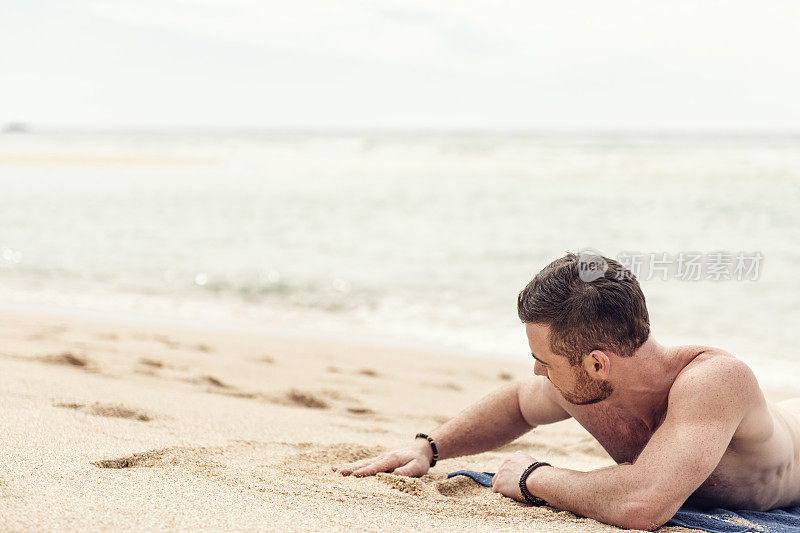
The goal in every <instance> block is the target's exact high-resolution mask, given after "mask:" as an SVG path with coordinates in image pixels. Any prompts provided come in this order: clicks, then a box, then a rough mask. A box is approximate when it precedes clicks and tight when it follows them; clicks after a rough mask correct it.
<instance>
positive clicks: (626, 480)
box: [334, 254, 800, 529]
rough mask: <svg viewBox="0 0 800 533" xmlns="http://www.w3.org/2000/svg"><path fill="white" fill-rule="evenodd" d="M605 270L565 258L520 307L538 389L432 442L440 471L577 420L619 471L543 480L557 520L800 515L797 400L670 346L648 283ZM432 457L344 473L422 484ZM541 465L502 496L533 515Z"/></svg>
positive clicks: (706, 351)
mask: <svg viewBox="0 0 800 533" xmlns="http://www.w3.org/2000/svg"><path fill="white" fill-rule="evenodd" d="M602 259H603V260H604V261H605V265H607V269H606V270H605V272H601V273H600V274H599V277H598V278H597V279H594V280H593V281H584V280H583V279H581V278H582V276H581V270H580V269H581V261H582V258H581V257H579V256H576V255H575V254H568V255H566V256H565V257H562V258H560V259H557V260H555V261H553V262H552V263H550V264H549V265H548V266H547V267H545V268H544V269H543V270H542V271H541V272H540V273H539V274H537V275H536V277H535V278H534V279H533V280H532V281H531V282H530V283H529V284H528V285H527V287H525V289H524V290H523V291H522V292H521V293H520V295H519V298H518V301H517V308H518V312H519V316H520V318H521V320H522V321H523V322H524V323H525V330H526V333H527V336H528V343H529V345H530V348H531V352H532V353H531V355H532V356H533V357H534V359H535V363H534V374H535V376H533V377H531V378H530V379H528V380H525V381H522V382H519V383H514V384H512V385H508V386H506V387H503V388H501V389H499V390H498V391H496V392H494V393H492V394H490V395H489V396H487V397H485V398H483V399H482V400H481V401H479V402H478V403H476V404H475V405H473V406H471V407H469V408H467V409H465V410H464V411H463V412H461V413H460V414H459V415H458V416H456V417H455V418H453V419H452V420H450V421H448V422H446V423H445V424H443V425H442V426H441V427H439V428H438V429H436V430H435V431H433V432H432V433H431V434H430V436H431V437H432V438H433V440H434V442H435V444H436V446H437V448H438V454H439V459H446V458H448V457H457V456H462V455H470V454H476V453H480V452H483V451H486V450H491V449H495V448H497V447H499V446H502V445H504V444H506V443H508V442H510V441H512V440H514V439H516V438H517V437H519V436H520V435H522V434H524V433H526V432H528V431H530V430H531V429H532V428H534V427H536V426H538V425H540V424H550V423H553V422H558V421H560V420H565V419H567V418H570V417H572V418H575V419H576V420H577V421H578V422H579V423H580V424H581V425H582V426H583V427H584V428H586V429H587V430H588V431H589V433H591V434H592V435H593V436H594V437H595V438H596V439H597V440H598V442H599V443H600V444H601V445H602V446H603V448H605V450H606V451H607V452H608V453H609V455H610V456H611V457H612V458H613V459H614V461H615V462H616V463H617V464H616V465H615V466H610V467H607V468H601V469H599V470H594V471H591V472H579V471H576V470H570V469H566V468H558V467H556V466H549V465H548V466H542V467H539V468H537V469H535V470H534V471H533V472H532V473H531V474H530V475H529V476H528V478H527V481H526V487H527V488H528V490H529V491H530V493H531V494H532V495H533V496H535V497H539V498H542V499H544V500H545V501H547V502H548V503H549V504H550V505H552V506H554V507H558V508H560V509H566V510H569V511H572V512H574V513H576V514H579V515H582V516H587V517H590V518H594V519H596V520H600V521H602V522H606V523H608V524H613V525H617V526H621V527H625V528H633V529H654V528H656V527H658V526H660V525H662V524H664V523H665V522H667V521H668V520H669V519H670V518H672V516H673V515H674V514H675V512H676V511H677V510H678V509H679V508H680V507H681V506H682V505H683V504H684V502H686V501H687V500H688V501H689V503H692V504H695V505H710V506H719V507H725V508H729V509H752V510H768V509H773V508H777V507H784V506H790V505H800V398H797V399H793V400H788V401H784V402H780V403H772V402H769V401H767V400H766V399H765V398H764V394H763V393H762V391H761V389H760V387H759V385H758V382H757V381H756V378H755V376H754V375H753V372H752V371H751V370H750V368H748V367H747V365H745V364H744V363H742V362H741V361H739V360H738V359H736V358H735V357H734V356H733V355H731V354H729V353H727V352H725V351H723V350H720V349H716V348H711V347H708V346H677V347H668V346H662V345H661V344H659V343H658V342H657V341H656V340H655V339H654V338H653V336H652V335H650V323H649V317H648V313H647V307H646V305H645V299H644V295H643V294H642V291H641V289H640V287H639V283H638V281H637V280H636V279H635V277H634V276H633V275H632V274H631V273H630V271H628V270H626V269H625V268H624V267H623V266H622V265H620V264H619V263H618V262H616V261H614V260H612V259H608V258H602ZM583 277H584V278H585V276H583ZM432 457H433V452H432V449H431V446H430V444H429V443H428V441H427V440H425V439H421V438H420V439H416V440H414V442H413V443H412V444H410V445H409V446H407V447H405V448H401V449H398V450H394V451H391V452H388V453H384V454H381V455H379V456H378V457H375V458H371V459H365V460H363V461H357V462H355V463H350V464H346V465H341V466H336V467H334V470H337V471H339V472H341V474H342V475H349V474H353V475H354V476H358V477H360V476H370V475H374V474H375V473H377V472H393V473H395V474H399V475H404V476H421V475H423V474H425V473H426V472H427V471H428V468H429V464H430V462H431V459H432ZM534 461H535V459H534V458H533V457H531V456H529V455H526V454H524V453H522V452H517V453H515V454H513V455H511V456H509V457H508V458H507V459H506V460H505V461H504V462H503V463H502V465H501V466H500V468H499V469H498V471H497V474H496V475H495V477H494V480H493V482H492V483H493V490H494V491H495V492H500V493H502V494H503V495H505V496H508V497H510V498H514V499H516V500H520V501H525V500H524V497H523V495H522V493H521V491H520V487H519V481H520V478H521V475H522V473H523V471H524V470H525V469H526V467H527V466H528V465H530V464H531V463H533V462H534Z"/></svg>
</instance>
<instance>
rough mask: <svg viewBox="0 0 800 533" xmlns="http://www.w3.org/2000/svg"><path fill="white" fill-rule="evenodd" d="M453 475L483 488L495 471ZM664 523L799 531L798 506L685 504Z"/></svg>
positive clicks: (733, 532)
mask: <svg viewBox="0 0 800 533" xmlns="http://www.w3.org/2000/svg"><path fill="white" fill-rule="evenodd" d="M453 476H467V477H470V478H472V479H474V480H475V481H477V482H478V483H480V484H481V485H483V486H484V487H491V486H492V478H493V477H494V473H492V472H474V471H472V470H458V471H456V472H450V473H449V474H447V477H448V478H451V477H453ZM748 523H749V524H752V525H748ZM664 525H666V526H683V527H688V528H693V529H702V530H703V531H709V532H710V533H798V532H800V507H787V508H785V509H773V510H772V511H767V512H761V511H729V510H727V509H719V508H715V509H702V510H701V509H695V508H692V507H688V506H684V507H681V508H680V509H679V510H678V512H677V513H676V514H675V516H673V517H672V520H670V521H669V522H667V523H666V524H664Z"/></svg>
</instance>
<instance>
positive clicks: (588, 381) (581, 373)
mask: <svg viewBox="0 0 800 533" xmlns="http://www.w3.org/2000/svg"><path fill="white" fill-rule="evenodd" d="M559 392H561V396H563V397H564V399H565V400H567V401H568V402H569V403H571V404H574V405H589V404H593V403H597V402H602V401H603V400H605V399H606V398H608V397H609V396H611V393H612V392H614V387H612V386H611V383H609V382H608V381H603V380H600V379H592V377H591V376H590V375H589V373H588V372H587V371H586V369H585V368H583V366H580V365H578V367H577V369H576V370H575V392H574V393H572V392H565V391H563V390H561V389H559Z"/></svg>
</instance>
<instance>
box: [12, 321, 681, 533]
mask: <svg viewBox="0 0 800 533" xmlns="http://www.w3.org/2000/svg"><path fill="white" fill-rule="evenodd" d="M1 316H2V320H0V337H1V338H2V339H3V346H2V352H1V353H0V368H1V369H2V370H0V374H2V376H3V379H2V391H0V406H1V407H2V413H3V416H2V418H0V431H2V435H3V446H2V456H1V457H2V460H0V529H2V530H4V531H9V530H26V531H30V530H50V531H55V530H62V531H63V530H69V531H74V530H109V529H115V530H119V529H127V530H134V529H135V530H158V529H173V530H175V529H178V530H188V529H198V528H210V529H216V530H220V529H226V530H243V529H248V530H252V529H263V530H376V529H383V530H387V529H392V530H394V529H399V530H419V529H424V530H429V531H445V530H464V529H470V530H480V531H494V530H510V529H517V528H522V527H524V528H526V529H527V530H533V531H563V530H569V531H610V530H615V529H617V528H614V527H610V526H607V525H604V524H600V523H598V522H596V521H594V520H589V519H585V518H579V517H576V516H575V515H573V514H572V513H568V512H559V511H555V510H552V509H549V508H532V507H528V506H525V505H522V504H520V503H518V502H515V501H513V500H510V499H507V498H504V497H502V496H501V495H499V494H494V493H492V492H491V490H489V489H485V488H483V487H480V486H479V485H477V484H476V483H474V482H473V481H471V480H469V479H467V478H464V477H457V478H454V479H449V480H448V479H446V474H447V473H448V472H451V471H454V470H458V469H472V470H482V471H495V470H496V468H497V466H498V465H499V464H500V462H501V461H502V459H503V457H504V456H505V455H507V454H510V453H513V452H514V451H515V450H524V451H525V452H527V453H530V454H531V455H533V456H535V457H537V458H541V459H543V460H546V461H550V462H552V463H554V464H558V465H560V466H569V467H572V468H578V469H591V468H596V467H600V466H603V465H608V464H611V459H610V458H609V457H608V455H607V454H606V453H605V452H604V451H603V450H602V449H601V448H600V447H599V446H598V445H597V444H596V443H594V442H593V440H592V439H591V437H590V436H589V435H588V434H587V433H586V432H585V431H584V430H583V429H582V428H580V427H579V426H578V425H577V424H575V423H572V422H571V421H568V422H565V423H559V424H555V425H552V426H548V427H541V428H538V429H536V430H534V431H533V432H531V433H529V434H528V435H525V436H524V437H522V438H521V439H518V440H517V441H515V442H513V443H511V444H509V445H507V446H504V447H503V448H501V449H499V450H495V451H492V452H487V453H484V454H481V455H476V456H470V457H461V458H456V459H448V460H444V461H441V462H440V463H439V464H437V465H436V467H434V468H433V469H432V470H431V471H430V472H429V473H428V474H427V475H425V476H423V477H422V478H407V477H400V476H396V475H393V474H379V475H377V476H375V477H369V478H361V479H356V478H353V477H343V476H341V475H340V474H338V473H336V472H333V471H332V470H331V466H332V465H333V464H337V463H340V462H346V461H351V460H356V459H359V458H363V457H367V456H369V455H372V454H377V453H379V452H381V451H383V450H387V449H391V448H393V447H396V446H400V445H404V444H406V443H408V442H409V440H410V439H411V438H412V436H413V435H414V434H415V433H416V432H418V431H429V430H432V429H434V428H435V427H436V426H437V425H439V424H441V423H442V422H444V421H445V420H447V419H449V418H451V417H452V416H454V415H456V414H457V413H458V412H459V411H460V410H461V409H463V408H465V407H467V406H468V405H469V404H471V403H472V402H474V401H476V400H478V399H479V398H481V397H482V396H483V395H485V394H487V393H489V392H490V391H492V390H494V389H496V388H498V387H500V386H503V385H505V384H507V383H510V382H512V381H513V380H516V379H521V378H523V377H524V376H525V375H526V374H527V373H528V372H530V368H529V367H528V366H526V365H524V364H523V363H520V364H513V363H507V362H500V363H498V362H493V361H485V360H479V359H470V358H461V357H454V356H452V355H449V356H448V355H442V354H436V353H424V352H413V351H400V350H392V349H386V348H376V347H366V346H358V345H357V344H355V343H354V344H352V345H349V344H344V343H341V342H339V343H329V342H322V341H310V340H306V341H303V340H296V339H281V338H275V337H269V336H264V335H257V334H248V335H244V334H240V333H231V332H213V331H209V330H208V328H205V329H199V328H198V329H187V328H180V327H176V326H170V327H152V326H144V325H141V324H131V323H128V324H125V323H115V322H111V321H103V322H97V321H87V320H85V319H82V318H81V319H79V318H74V317H70V318H64V317H58V316H42V315H32V314H8V313H5V314H2V315H1ZM668 530H677V528H663V530H662V531H668Z"/></svg>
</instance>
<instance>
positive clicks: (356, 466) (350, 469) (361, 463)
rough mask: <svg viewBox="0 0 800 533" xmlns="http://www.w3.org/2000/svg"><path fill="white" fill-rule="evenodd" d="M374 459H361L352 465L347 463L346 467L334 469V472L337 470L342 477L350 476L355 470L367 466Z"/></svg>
mask: <svg viewBox="0 0 800 533" xmlns="http://www.w3.org/2000/svg"><path fill="white" fill-rule="evenodd" d="M376 460H377V459H376V458H375V457H370V458H369V459H361V460H360V461H355V462H352V463H347V464H346V465H341V466H337V467H334V470H338V471H339V472H340V473H341V474H342V475H343V476H347V475H350V474H352V473H353V472H354V471H355V470H358V469H359V468H362V467H364V466H367V465H368V464H370V463H372V462H374V461H376Z"/></svg>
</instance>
